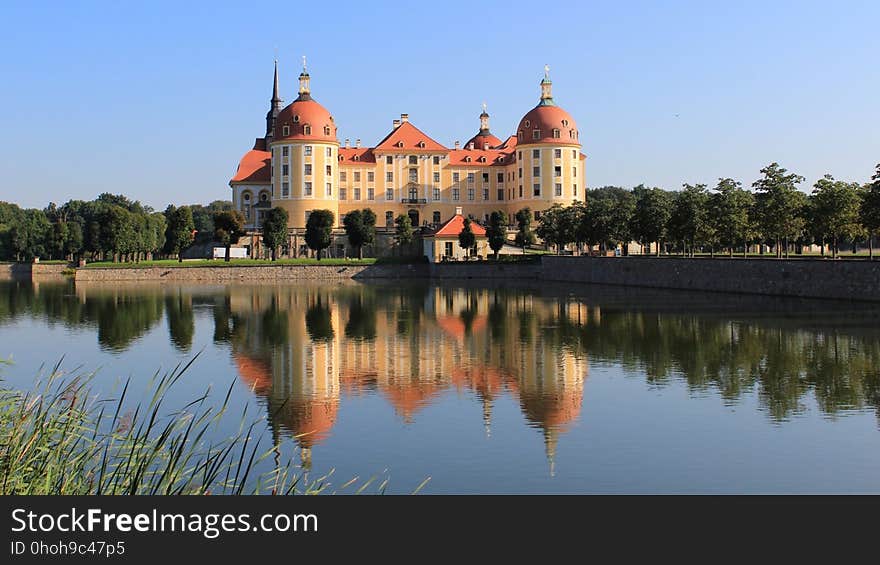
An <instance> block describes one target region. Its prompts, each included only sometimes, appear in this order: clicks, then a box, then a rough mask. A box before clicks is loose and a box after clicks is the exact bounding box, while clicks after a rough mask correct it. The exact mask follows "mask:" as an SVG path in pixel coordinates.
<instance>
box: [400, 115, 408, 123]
mask: <svg viewBox="0 0 880 565" xmlns="http://www.w3.org/2000/svg"><path fill="white" fill-rule="evenodd" d="M408 121H409V114H401V115H400V123H402V124H405V123H406V122H408Z"/></svg>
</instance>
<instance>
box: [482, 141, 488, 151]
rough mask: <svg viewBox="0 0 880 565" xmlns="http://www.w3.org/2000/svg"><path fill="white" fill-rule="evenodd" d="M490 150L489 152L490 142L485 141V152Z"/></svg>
mask: <svg viewBox="0 0 880 565" xmlns="http://www.w3.org/2000/svg"><path fill="white" fill-rule="evenodd" d="M488 150H489V142H488V141H484V142H483V151H488Z"/></svg>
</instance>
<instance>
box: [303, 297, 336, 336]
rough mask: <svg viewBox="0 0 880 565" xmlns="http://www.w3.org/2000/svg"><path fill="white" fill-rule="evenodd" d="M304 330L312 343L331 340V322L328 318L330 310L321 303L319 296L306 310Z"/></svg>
mask: <svg viewBox="0 0 880 565" xmlns="http://www.w3.org/2000/svg"><path fill="white" fill-rule="evenodd" d="M306 330H307V331H308V332H309V337H310V338H311V339H312V341H330V340H332V339H333V335H334V333H333V320H332V319H331V317H330V308H329V307H328V306H327V305H326V304H323V303H322V301H321V295H320V294H319V295H318V296H317V298H316V299H315V301H314V302H313V303H312V304H311V305H310V306H309V308H308V310H306Z"/></svg>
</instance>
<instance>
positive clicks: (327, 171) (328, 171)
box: [324, 165, 333, 176]
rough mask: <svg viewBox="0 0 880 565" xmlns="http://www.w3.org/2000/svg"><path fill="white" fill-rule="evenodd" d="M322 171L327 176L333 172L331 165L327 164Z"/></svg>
mask: <svg viewBox="0 0 880 565" xmlns="http://www.w3.org/2000/svg"><path fill="white" fill-rule="evenodd" d="M324 172H325V173H326V174H327V176H330V175H332V174H333V165H327V166H326V167H325V171H324Z"/></svg>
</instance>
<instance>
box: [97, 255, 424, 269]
mask: <svg viewBox="0 0 880 565" xmlns="http://www.w3.org/2000/svg"><path fill="white" fill-rule="evenodd" d="M422 261H423V259H422V258H420V257H382V258H380V259H375V258H366V259H321V260H320V261H318V260H317V259H279V260H277V261H271V260H269V259H231V260H230V261H229V262H226V261H224V260H223V259H191V260H186V261H184V262H182V263H180V262H178V261H177V259H161V260H157V261H141V262H140V263H113V262H111V261H99V262H95V263H89V264H87V265H86V266H85V268H86V269H107V268H112V269H143V268H147V267H166V268H172V269H175V268H190V267H221V268H222V267H261V266H266V267H269V266H272V265H325V266H331V267H338V266H353V265H373V264H380V265H381V264H391V263H418V262H422Z"/></svg>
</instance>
